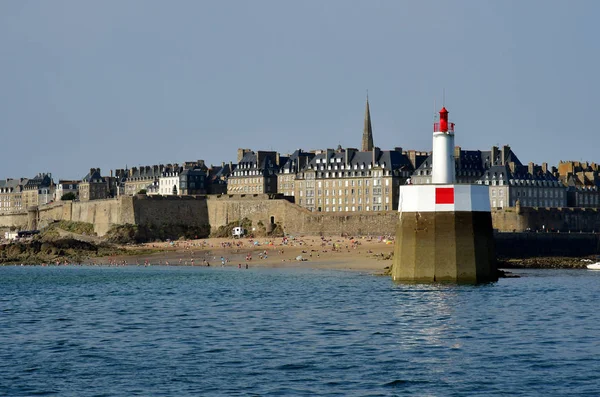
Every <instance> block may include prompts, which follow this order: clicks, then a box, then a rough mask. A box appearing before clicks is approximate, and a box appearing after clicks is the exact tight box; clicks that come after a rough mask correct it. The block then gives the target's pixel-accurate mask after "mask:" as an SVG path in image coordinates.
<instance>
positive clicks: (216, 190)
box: [206, 162, 237, 194]
mask: <svg viewBox="0 0 600 397" xmlns="http://www.w3.org/2000/svg"><path fill="white" fill-rule="evenodd" d="M236 167H237V164H233V163H231V162H230V163H228V164H226V163H221V165H220V166H214V165H211V166H210V168H209V169H208V172H207V181H206V188H207V193H208V194H226V193H227V182H228V180H229V177H230V176H231V175H232V174H233V171H234V170H235V169H236Z"/></svg>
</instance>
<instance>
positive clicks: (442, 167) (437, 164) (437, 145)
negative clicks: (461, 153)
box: [432, 107, 455, 183]
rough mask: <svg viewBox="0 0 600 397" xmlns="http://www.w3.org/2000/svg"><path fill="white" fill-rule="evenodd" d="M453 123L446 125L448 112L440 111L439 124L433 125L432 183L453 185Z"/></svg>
mask: <svg viewBox="0 0 600 397" xmlns="http://www.w3.org/2000/svg"><path fill="white" fill-rule="evenodd" d="M454 164H455V162H454V123H448V111H447V110H446V108H445V107H442V110H440V122H439V123H434V124H433V164H432V166H433V170H432V172H433V176H432V180H433V183H454V181H455V165H454Z"/></svg>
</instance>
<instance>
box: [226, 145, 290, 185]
mask: <svg viewBox="0 0 600 397" xmlns="http://www.w3.org/2000/svg"><path fill="white" fill-rule="evenodd" d="M279 161H280V160H279V153H277V152H273V151H261V150H259V151H257V152H253V151H252V150H250V149H238V165H237V168H236V169H235V171H233V174H232V175H231V176H230V177H229V180H228V183H227V193H228V194H264V193H277V173H278V172H279V167H280V165H279Z"/></svg>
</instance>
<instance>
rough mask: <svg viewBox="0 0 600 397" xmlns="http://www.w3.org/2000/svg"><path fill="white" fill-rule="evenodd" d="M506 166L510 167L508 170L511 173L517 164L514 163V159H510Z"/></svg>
mask: <svg viewBox="0 0 600 397" xmlns="http://www.w3.org/2000/svg"><path fill="white" fill-rule="evenodd" d="M508 168H510V172H511V174H514V173H515V169H516V168H517V165H516V164H515V162H514V161H511V162H509V163H508Z"/></svg>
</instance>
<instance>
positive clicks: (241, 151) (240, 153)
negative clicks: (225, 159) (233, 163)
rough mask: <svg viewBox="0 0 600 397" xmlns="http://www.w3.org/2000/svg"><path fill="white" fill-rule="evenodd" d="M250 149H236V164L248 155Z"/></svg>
mask: <svg viewBox="0 0 600 397" xmlns="http://www.w3.org/2000/svg"><path fill="white" fill-rule="evenodd" d="M249 151H250V149H238V151H237V162H238V163H239V162H240V161H242V159H243V158H244V155H245V154H246V153H248V152H249Z"/></svg>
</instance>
